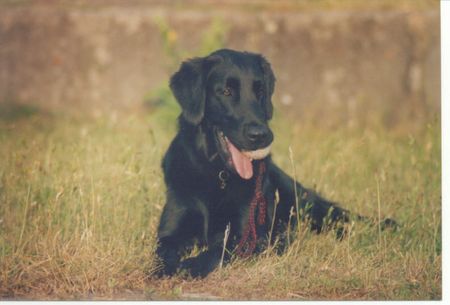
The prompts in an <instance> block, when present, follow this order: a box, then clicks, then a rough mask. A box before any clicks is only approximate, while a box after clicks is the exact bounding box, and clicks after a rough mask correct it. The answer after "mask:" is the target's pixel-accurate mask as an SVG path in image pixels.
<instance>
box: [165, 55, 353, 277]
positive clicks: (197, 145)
mask: <svg viewBox="0 0 450 305" xmlns="http://www.w3.org/2000/svg"><path fill="white" fill-rule="evenodd" d="M274 85H275V77H274V74H273V72H272V69H271V67H270V64H269V63H268V62H267V61H266V60H265V59H264V58H263V57H262V56H261V55H258V54H253V53H248V52H237V51H232V50H219V51H216V52H214V53H212V54H211V55H210V56H207V57H204V58H194V59H192V60H189V61H186V62H184V63H183V64H182V65H181V67H180V69H179V71H178V72H176V73H175V74H174V75H173V76H172V79H171V82H170V87H171V89H172V91H173V94H174V95H175V97H176V99H177V101H178V102H179V104H180V105H181V107H182V114H181V116H180V118H179V131H178V133H177V135H176V137H175V138H174V140H173V141H172V143H171V145H170V147H169V149H168V151H167V153H166V155H165V157H164V160H163V170H164V176H165V182H166V185H167V203H166V205H165V207H164V210H163V213H162V215H161V219H160V224H159V228H158V241H159V243H158V247H157V251H156V253H157V255H158V257H159V258H160V260H161V269H160V272H159V273H158V274H159V275H172V274H174V273H176V272H178V271H183V272H186V273H187V274H189V275H191V276H193V277H197V276H201V277H203V276H206V275H207V274H208V273H209V272H211V271H212V270H214V269H215V268H216V267H217V266H218V264H219V263H220V261H221V256H222V250H223V242H224V232H225V229H226V227H227V224H230V229H231V230H230V237H229V238H228V242H227V244H226V248H227V251H225V257H224V263H227V262H229V261H230V259H231V257H232V252H233V250H235V248H236V245H237V243H238V242H239V240H240V238H241V235H242V232H243V230H244V229H245V227H246V225H247V222H248V221H247V219H248V211H249V203H250V200H251V198H252V196H253V194H254V192H255V176H256V173H257V166H258V164H259V163H260V162H265V163H266V168H267V170H266V172H265V174H264V177H263V193H264V197H265V199H266V201H267V210H266V222H265V224H264V225H262V226H258V227H257V235H258V240H259V242H258V247H257V251H256V252H259V251H261V250H262V249H263V246H264V245H265V244H267V240H268V236H269V231H270V229H271V224H272V221H273V219H272V217H273V215H276V216H275V217H276V219H275V221H274V224H275V228H274V232H273V234H272V242H273V241H274V240H275V239H276V238H278V239H279V241H280V242H279V244H280V245H281V246H280V248H281V249H282V248H283V236H284V235H283V234H285V233H284V232H285V229H286V226H287V223H288V222H289V221H290V220H289V219H290V213H291V209H292V208H293V210H294V212H296V205H297V204H296V195H297V198H298V205H299V208H300V209H301V211H300V212H301V214H302V218H305V217H308V218H309V219H310V221H311V222H310V223H311V229H312V230H314V231H317V232H321V231H322V230H323V229H324V228H328V227H329V226H334V227H336V224H339V223H343V222H347V221H348V220H349V217H348V211H346V210H344V209H342V208H340V207H338V206H337V205H336V204H335V203H333V202H330V201H328V200H325V199H323V198H322V197H320V196H319V195H317V194H316V193H315V192H314V191H312V190H309V189H306V188H304V187H303V186H302V185H301V184H299V183H297V184H296V188H295V189H296V190H297V194H295V190H294V184H295V183H294V181H293V179H292V178H290V177H289V176H288V175H286V174H285V173H284V172H283V171H282V170H281V169H279V168H278V167H277V166H276V165H275V164H274V163H273V162H272V161H271V158H270V156H267V157H265V158H264V159H262V160H254V161H253V162H252V165H253V176H252V178H251V179H243V178H241V176H239V175H238V174H237V173H236V170H235V168H234V167H233V166H232V165H230V164H229V162H227V157H228V158H229V155H227V151H226V150H225V151H224V150H223V149H221V146H220V141H219V140H218V133H217V132H218V130H220V131H221V132H223V134H224V135H225V136H226V137H227V138H228V139H229V140H230V141H231V142H232V143H233V144H234V145H235V146H236V147H237V148H238V149H239V150H257V149H260V148H263V147H266V146H268V145H269V144H270V143H271V142H272V140H273V134H272V132H271V130H270V128H269V126H268V121H269V120H270V119H271V117H272V112H273V109H272V101H271V97H272V94H273V91H274ZM221 171H223V172H225V175H226V181H225V188H224V189H222V188H221V184H222V183H223V182H222V181H221V179H220V178H219V173H220V172H221ZM276 190H278V192H279V204H278V205H277V210H276V211H275V213H274V207H275V192H276ZM325 218H326V219H328V220H329V221H327V222H326V223H325V222H324V219H325ZM295 219H296V217H292V219H291V223H293V222H295ZM342 233H343V232H342V231H338V234H339V235H342ZM195 244H197V245H199V246H200V247H203V251H202V252H200V254H199V255H198V256H196V257H193V258H188V259H184V260H182V258H183V255H185V253H186V251H187V250H188V249H190V248H192V246H193V245H195Z"/></svg>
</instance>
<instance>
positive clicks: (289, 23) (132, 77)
mask: <svg viewBox="0 0 450 305" xmlns="http://www.w3.org/2000/svg"><path fill="white" fill-rule="evenodd" d="M157 17H163V18H165V19H166V20H167V22H168V24H169V25H170V26H171V27H173V29H174V30H175V31H176V34H177V38H178V43H179V44H180V45H181V46H182V47H183V48H185V49H186V50H191V51H192V50H195V49H196V48H197V46H198V44H199V42H200V40H201V36H202V34H203V32H204V31H205V29H206V28H207V27H208V26H209V25H210V24H211V22H212V20H214V18H216V17H221V18H222V20H224V21H225V22H226V24H227V25H228V27H229V31H228V33H227V35H226V39H225V40H226V46H227V47H230V48H236V49H240V50H250V51H255V52H260V53H263V54H264V55H265V56H266V57H267V58H268V59H269V61H271V62H272V66H273V68H274V70H275V73H276V75H277V79H278V83H277V88H276V99H275V100H276V102H277V103H278V105H279V109H289V110H290V111H289V112H291V113H295V115H296V116H298V117H305V113H307V114H308V117H315V118H317V119H323V120H325V119H324V117H325V116H326V115H327V114H328V113H333V114H334V115H335V116H336V115H337V116H338V117H340V118H341V119H342V120H345V121H352V120H354V119H355V118H357V117H359V118H364V117H365V115H367V114H368V113H370V112H371V111H372V110H373V111H375V110H380V109H381V110H382V112H383V119H384V120H386V121H387V122H388V123H389V121H391V120H396V119H397V118H398V117H405V116H407V117H415V116H417V115H419V116H420V115H424V114H427V113H430V112H436V111H439V109H440V32H439V22H440V21H439V8H436V9H435V10H426V11H415V12H407V11H400V10H388V11H371V12H369V11H348V12H347V11H342V10H339V11H324V12H314V11H308V12H306V11H301V10H293V11H292V10H291V11H284V12H273V11H272V12H271V11H267V10H257V11H250V10H238V9H232V10H227V9H223V8H222V9H216V10H207V11H206V10H201V9H190V10H189V9H173V8H168V7H165V6H161V5H158V6H157V5H145V4H140V5H135V6H120V5H101V6H96V7H89V6H81V7H80V6H70V7H68V6H50V5H39V6H31V5H22V6H11V5H3V6H0V102H5V101H6V102H11V101H12V102H21V103H31V104H37V105H40V106H43V107H55V106H56V107H61V106H62V107H69V106H70V107H76V108H77V107H78V108H86V107H87V108H88V109H95V108H99V107H101V108H119V109H120V107H124V106H125V107H133V106H135V105H138V104H140V103H142V100H143V97H144V95H145V94H146V93H147V92H148V91H149V90H151V89H152V88H155V87H157V86H159V85H160V84H161V83H162V82H164V81H167V79H168V76H169V75H170V73H172V72H173V71H171V69H168V68H167V67H168V60H169V59H168V58H167V56H166V55H165V54H164V51H163V47H162V41H161V38H160V33H159V30H158V27H157V26H156V24H155V18H157ZM291 110H292V111H291ZM313 114H314V115H313ZM411 114H412V116H410V115H411Z"/></svg>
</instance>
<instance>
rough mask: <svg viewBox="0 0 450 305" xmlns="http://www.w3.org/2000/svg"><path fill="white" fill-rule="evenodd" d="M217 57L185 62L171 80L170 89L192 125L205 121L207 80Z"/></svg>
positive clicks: (198, 58) (184, 115)
mask: <svg viewBox="0 0 450 305" xmlns="http://www.w3.org/2000/svg"><path fill="white" fill-rule="evenodd" d="M217 60H218V58H216V57H215V56H209V57H197V58H193V59H190V60H188V61H185V62H183V63H182V64H181V67H180V69H179V70H178V71H177V72H176V73H175V74H174V75H173V76H172V78H171V79H170V89H171V90H172V92H173V94H174V96H175V98H176V99H177V101H178V103H179V104H180V106H181V109H182V111H183V112H182V115H183V117H184V118H185V119H186V121H188V122H189V123H191V124H194V125H198V124H200V122H201V121H202V119H203V115H204V112H205V99H206V78H207V74H208V73H209V70H210V69H211V67H212V65H213V64H214V63H215V62H217Z"/></svg>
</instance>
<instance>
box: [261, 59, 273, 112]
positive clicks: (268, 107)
mask: <svg viewBox="0 0 450 305" xmlns="http://www.w3.org/2000/svg"><path fill="white" fill-rule="evenodd" d="M259 60H260V63H261V68H262V70H263V76H264V85H265V88H264V100H263V103H264V110H265V112H266V118H267V119H268V120H270V119H271V118H272V115H273V105H272V95H273V91H274V89H275V75H274V74H273V71H272V68H271V67H270V64H269V62H268V61H267V60H266V59H265V58H264V57H263V56H259Z"/></svg>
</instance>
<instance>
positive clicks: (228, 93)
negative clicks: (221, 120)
mask: <svg viewBox="0 0 450 305" xmlns="http://www.w3.org/2000/svg"><path fill="white" fill-rule="evenodd" d="M223 95H225V96H231V88H228V87H227V88H225V89H224V90H223Z"/></svg>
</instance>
